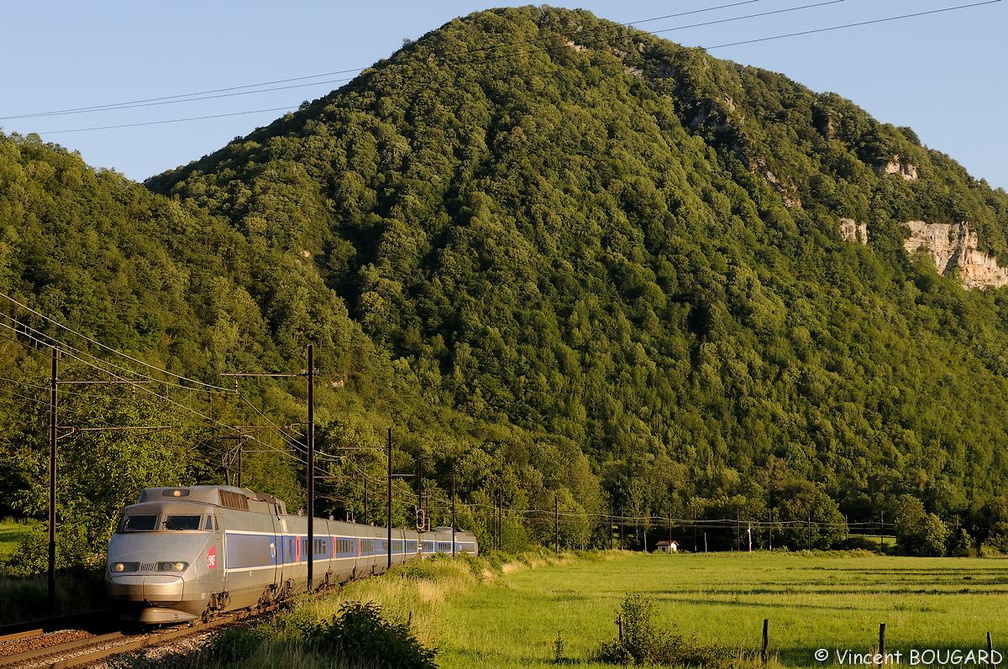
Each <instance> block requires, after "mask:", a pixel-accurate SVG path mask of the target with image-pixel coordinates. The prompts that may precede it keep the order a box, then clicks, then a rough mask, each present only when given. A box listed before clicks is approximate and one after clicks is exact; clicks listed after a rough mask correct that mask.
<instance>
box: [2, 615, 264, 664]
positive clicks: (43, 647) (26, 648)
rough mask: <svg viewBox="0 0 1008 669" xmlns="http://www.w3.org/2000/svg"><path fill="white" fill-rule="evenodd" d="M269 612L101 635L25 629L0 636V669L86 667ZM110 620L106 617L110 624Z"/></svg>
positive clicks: (120, 626)
mask: <svg viewBox="0 0 1008 669" xmlns="http://www.w3.org/2000/svg"><path fill="white" fill-rule="evenodd" d="M272 610H274V609H273V608H270V609H266V610H257V611H254V612H248V611H241V612H237V613H233V614H228V615H224V616H221V617H219V618H217V619H215V620H212V621H210V622H208V623H200V624H196V625H190V624H185V625H176V626H173V627H171V628H165V629H157V630H150V629H145V628H142V627H138V626H136V625H135V624H133V623H131V624H129V625H123V624H122V623H118V627H117V628H116V629H113V630H111V631H104V632H102V631H100V629H101V628H100V627H94V626H90V625H80V626H77V627H86V628H88V629H79V628H74V626H72V625H71V626H67V627H64V628H62V629H52V630H51V631H46V630H45V629H43V628H42V627H35V628H33V629H25V630H21V631H16V632H11V633H8V634H5V635H0V667H3V668H5V669H7V668H10V669H35V668H37V667H47V668H49V669H71V668H72V667H87V666H90V665H93V664H96V663H98V662H101V661H102V660H105V659H107V658H109V657H112V656H113V655H119V654H122V653H129V652H133V651H137V650H142V649H144V648H152V647H155V646H161V645H165V644H169V643H173V642H176V641H180V640H183V639H186V638H189V637H195V636H199V635H201V634H205V633H207V632H209V631H211V630H214V629H216V628H218V627H223V626H225V625H230V624H234V623H237V622H241V621H243V620H247V619H249V618H253V617H258V616H261V615H264V614H265V613H268V612H269V611H272ZM113 620H114V619H113V618H112V617H111V616H109V621H110V622H111V621H113ZM113 624H115V623H114V622H113ZM95 630H99V631H95Z"/></svg>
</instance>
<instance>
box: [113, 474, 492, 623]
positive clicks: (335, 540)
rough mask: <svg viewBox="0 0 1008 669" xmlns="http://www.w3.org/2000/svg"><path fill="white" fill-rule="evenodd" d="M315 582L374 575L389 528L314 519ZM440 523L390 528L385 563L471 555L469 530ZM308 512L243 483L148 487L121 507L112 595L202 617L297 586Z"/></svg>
mask: <svg viewBox="0 0 1008 669" xmlns="http://www.w3.org/2000/svg"><path fill="white" fill-rule="evenodd" d="M313 525H314V526H313V528H312V529H313V535H314V549H315V550H314V563H313V569H312V572H313V581H314V583H313V585H317V586H323V585H326V584H333V583H344V582H346V581H348V580H350V579H353V578H360V577H363V576H367V575H371V574H377V573H379V572H382V571H384V570H385V569H386V567H387V564H388V552H387V550H388V547H387V542H388V530H387V529H386V528H384V527H374V526H371V525H360V524H356V523H346V522H341V521H333V520H323V519H320V518H315V519H314V523H313ZM452 541H453V538H452V530H451V528H444V527H439V528H436V529H434V530H433V531H431V532H423V533H422V534H418V533H417V532H416V531H413V530H403V529H393V531H392V564H393V565H396V564H401V563H403V562H406V561H407V560H412V559H416V558H422V557H426V556H430V555H433V554H435V553H449V554H451V553H453V552H454V553H469V554H473V555H475V554H477V553H478V550H479V547H478V545H477V543H476V537H475V536H474V535H473V534H472V533H470V532H463V531H456V532H455V536H454V542H455V545H454V550H453V546H452ZM308 554H309V550H308V518H307V517H305V516H291V515H288V514H287V508H286V505H285V504H284V502H283V501H281V500H279V499H277V498H275V497H272V496H270V495H263V494H257V493H254V492H252V491H251V490H247V489H245V488H235V487H228V486H188V487H177V488H147V489H145V490H144V491H143V492H142V493H141V494H140V499H139V501H138V502H137V503H136V504H133V505H131V506H127V507H126V509H125V510H124V512H123V518H122V521H121V523H120V525H119V529H118V531H117V532H116V533H115V534H114V535H112V539H111V541H110V542H109V552H108V566H107V568H106V583H107V589H108V596H109V600H110V601H111V603H112V604H113V605H114V606H117V607H119V608H120V609H123V610H124V613H125V614H126V615H127V616H128V617H133V618H136V619H137V620H139V621H141V622H145V623H166V622H176V621H186V620H195V619H203V620H206V619H208V618H209V617H211V616H213V615H214V614H216V613H218V612H221V611H229V610H234V609H242V608H248V607H254V606H262V605H267V604H271V603H274V602H276V601H280V600H282V599H284V598H286V597H287V596H289V595H290V594H291V593H292V592H295V591H297V590H299V589H304V588H305V586H306V583H307V578H308Z"/></svg>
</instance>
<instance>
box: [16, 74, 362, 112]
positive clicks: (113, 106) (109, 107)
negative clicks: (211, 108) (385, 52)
mask: <svg viewBox="0 0 1008 669" xmlns="http://www.w3.org/2000/svg"><path fill="white" fill-rule="evenodd" d="M363 69H365V68H359V67H358V68H350V69H346V70H336V71H334V72H325V73H322V74H310V75H306V76H302V77H290V78H287V79H275V80H273V81H264V82H260V83H258V84H243V85H241V86H229V87H227V88H214V89H210V90H205V91H197V92H194V93H179V94H177V95H164V96H161V97H156V98H145V99H141V100H129V101H126V102H111V103H108V104H103V105H93V106H91V107H75V108H72V109H57V110H52V111H44V112H34V113H31V114H15V115H12V116H0V121H8V120H13V119H24V118H41V117H44V116H64V115H67V114H84V113H91V112H98V111H114V110H118V109H133V108H135V107H145V106H150V105H151V104H152V103H164V104H173V103H177V102H190V101H192V100H193V99H195V100H205V99H211V98H207V97H198V96H212V95H214V94H217V93H230V92H231V91H239V90H244V89H251V88H261V87H263V86H272V85H274V84H286V83H290V82H292V81H304V80H305V79H319V78H321V77H331V76H334V75H337V74H350V73H353V72H360V71H361V70H363ZM337 81H344V80H339V79H337V80H332V81H317V82H312V83H310V84H301V85H299V86H316V85H320V84H324V83H334V82H337ZM288 88H295V87H288ZM283 89H284V88H273V89H266V91H270V90H283ZM249 92H252V93H256V92H265V91H246V92H243V93H234V95H246V94H248V93H249ZM219 97H223V96H219ZM185 98H190V99H189V100H186V99H185Z"/></svg>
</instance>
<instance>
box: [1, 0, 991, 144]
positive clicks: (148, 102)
mask: <svg viewBox="0 0 1008 669" xmlns="http://www.w3.org/2000/svg"><path fill="white" fill-rule="evenodd" d="M756 1H758V0H745V1H742V2H734V3H728V4H723V5H717V6H714V7H708V8H703V9H697V10H692V11H687V12H680V13H677V14H668V15H665V16H659V17H652V18H648V19H640V20H637V21H631V22H628V23H625V24H624V25H628V26H632V25H635V24H638V23H645V22H651V21H657V20H661V19H668V18H675V17H679V16H685V15H689V14H697V13H701V12H709V11H714V10H718V9H725V8H730V7H735V6H739V5H744V4H750V3H752V2H756ZM844 1H845V0H827V1H825V2H815V3H809V4H805V5H799V6H796V7H789V8H784V9H779V10H771V11H767V12H758V13H755V14H746V15H742V16H734V17H727V18H724V19H718V20H714V21H707V22H701V23H695V24H690V25H685V26H675V27H671V28H662V29H658V30H650V31H644V32H648V33H650V34H653V35H657V34H660V33H666V32H672V31H676V30H685V29H690V28H697V27H703V26H710V25H715V24H723V23H730V22H735V21H742V20H747V19H752V18H758V17H764V16H770V15H774V14H782V13H787V12H796V11H801V10H806V9H812V8H817V7H822V6H825V5H832V4H838V3H841V2H844ZM1001 1H1002V0H984V1H982V2H974V3H968V4H961V5H955V6H952V7H944V8H939V9H934V10H928V11H922V12H911V13H906V14H901V15H898V16H891V17H885V18H880V19H871V20H866V21H858V22H852V23H847V24H842V25H836V26H828V27H824V28H815V29H809V30H802V31H796V32H791V33H785V34H780V35H771V36H768V37H760V38H753V39H747V40H739V41H735V42H726V43H723V44H715V45H709V46H701V48H704V49H706V50H713V49H722V48H727V47H732V46H740V45H745V44H755V43H760V42H768V41H773V40H779V39H787V38H791V37H799V36H803V35H811V34H816V33H822V32H829V31H835V30H843V29H848V28H854V27H860V26H866V25H872V24H877V23H885V22H891V21H899V20H905V19H910V18H916V17H921V16H927V15H932V14H939V13H946V12H953V11H960V10H965V9H970V8H974V7H979V6H983V5H990V4H995V3H999V2H1001ZM508 46H510V45H508ZM502 48H503V46H494V47H486V48H478V49H470V50H466V51H462V52H456V53H454V54H453V56H458V55H463V56H464V55H466V54H467V53H468V54H472V53H477V52H491V51H496V50H499V49H502ZM529 48H530V50H540V51H545V50H546V49H545V48H544V47H540V46H537V45H530V47H529ZM510 55H514V54H510ZM365 69H368V68H348V69H344V70H336V71H333V72H330V73H325V74H320V75H307V76H304V77H290V78H287V79H279V80H274V81H270V82H262V83H259V84H245V85H242V86H232V87H227V88H218V89H210V90H207V91H200V92H194V93H183V94H178V95H172V96H162V97H159V98H147V99H143V100H135V101H128V102H119V103H109V104H106V105H94V106H91V107H78V108H72V109H64V110H55V111H49V112H36V113H32V114H19V115H12V116H4V117H0V120H4V119H23V118H38V117H47V116H61V115H69V114H79V113H91V112H98V111H115V110H120V109H131V108H135V107H140V106H154V105H158V104H177V103H180V102H193V101H199V100H204V99H213V98H216V97H228V96H230V95H250V94H254V93H259V92H269V91H273V90H283V88H284V87H280V88H272V89H271V88H263V87H265V86H269V85H272V84H275V83H286V82H290V81H300V80H304V79H311V78H317V77H321V76H330V75H333V74H345V73H352V72H362V71H363V70H365ZM347 81H351V79H338V80H332V81H330V82H313V83H309V84H299V85H297V86H292V87H291V88H295V87H300V86H313V85H319V84H321V83H345V82H347ZM253 88H261V89H262V90H243V91H242V92H240V93H239V92H236V93H228V92H229V91H236V90H238V89H253ZM217 93H224V95H213V94H217ZM200 96H206V97H200ZM187 98H188V99H187ZM296 106H297V105H294V104H291V105H286V106H283V107H271V108H266V109H254V110H243V111H238V112H229V113H221V114H207V115H198V116H188V117H184V118H173V119H160V120H155V121H144V122H136V123H117V124H109V125H101V126H91V127H84V128H67V129H58V130H46V131H38V134H40V135H53V134H67V133H77V132H92V131H100V130H116V129H125V128H135V127H144V126H154V125H165V124H172V123H186V122H190V121H199V120H208V119H217V118H227V117H232V116H244V115H251V114H262V113H274V112H279V111H291V110H292V109H294V108H296Z"/></svg>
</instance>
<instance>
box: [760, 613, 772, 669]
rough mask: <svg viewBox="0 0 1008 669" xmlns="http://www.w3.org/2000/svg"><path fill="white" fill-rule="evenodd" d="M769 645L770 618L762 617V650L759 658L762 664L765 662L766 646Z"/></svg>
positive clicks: (764, 664)
mask: <svg viewBox="0 0 1008 669" xmlns="http://www.w3.org/2000/svg"><path fill="white" fill-rule="evenodd" d="M769 645H770V619H769V618H764V619H763V651H762V652H761V653H760V660H761V661H762V662H763V666H766V663H767V647H768V646H769Z"/></svg>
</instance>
